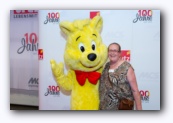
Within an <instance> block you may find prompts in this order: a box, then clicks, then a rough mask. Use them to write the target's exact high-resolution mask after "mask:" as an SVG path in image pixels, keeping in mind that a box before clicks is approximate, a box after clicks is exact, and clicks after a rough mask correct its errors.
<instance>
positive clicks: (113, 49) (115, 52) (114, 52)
mask: <svg viewBox="0 0 173 123" xmlns="http://www.w3.org/2000/svg"><path fill="white" fill-rule="evenodd" d="M120 56H121V52H120V51H119V47H118V45H116V44H112V45H110V46H109V49H108V57H109V60H110V61H111V62H117V61H118V59H119V58H120Z"/></svg>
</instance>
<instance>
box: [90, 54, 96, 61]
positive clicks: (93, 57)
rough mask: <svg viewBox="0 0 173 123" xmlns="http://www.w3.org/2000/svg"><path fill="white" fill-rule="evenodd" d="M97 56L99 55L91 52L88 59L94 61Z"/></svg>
mask: <svg viewBox="0 0 173 123" xmlns="http://www.w3.org/2000/svg"><path fill="white" fill-rule="evenodd" d="M96 58H97V56H96V54H94V53H90V54H89V55H88V59H89V60H90V61H94V60H95V59H96Z"/></svg>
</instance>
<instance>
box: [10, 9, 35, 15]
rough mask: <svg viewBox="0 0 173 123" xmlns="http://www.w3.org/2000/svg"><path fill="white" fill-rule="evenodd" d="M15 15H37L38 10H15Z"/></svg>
mask: <svg viewBox="0 0 173 123" xmlns="http://www.w3.org/2000/svg"><path fill="white" fill-rule="evenodd" d="M13 12H14V14H37V13H38V10H14V11H13Z"/></svg>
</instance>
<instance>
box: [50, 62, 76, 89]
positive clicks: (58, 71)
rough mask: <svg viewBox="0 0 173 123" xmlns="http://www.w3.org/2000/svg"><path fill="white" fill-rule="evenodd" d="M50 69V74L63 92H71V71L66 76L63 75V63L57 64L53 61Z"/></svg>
mask: <svg viewBox="0 0 173 123" xmlns="http://www.w3.org/2000/svg"><path fill="white" fill-rule="evenodd" d="M50 63H51V68H52V73H53V75H54V77H55V79H56V82H57V83H58V84H59V86H60V87H62V88H63V89H64V90H71V89H72V80H73V79H72V76H73V74H72V71H68V74H67V75H65V74H64V65H63V63H59V64H57V63H56V62H55V60H51V61H50Z"/></svg>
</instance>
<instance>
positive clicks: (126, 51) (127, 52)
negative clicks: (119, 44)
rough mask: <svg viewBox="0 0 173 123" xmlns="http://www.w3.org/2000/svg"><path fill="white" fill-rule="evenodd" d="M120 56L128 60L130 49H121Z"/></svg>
mask: <svg viewBox="0 0 173 123" xmlns="http://www.w3.org/2000/svg"><path fill="white" fill-rule="evenodd" d="M121 57H122V59H123V60H126V61H128V62H130V50H122V51H121Z"/></svg>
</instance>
